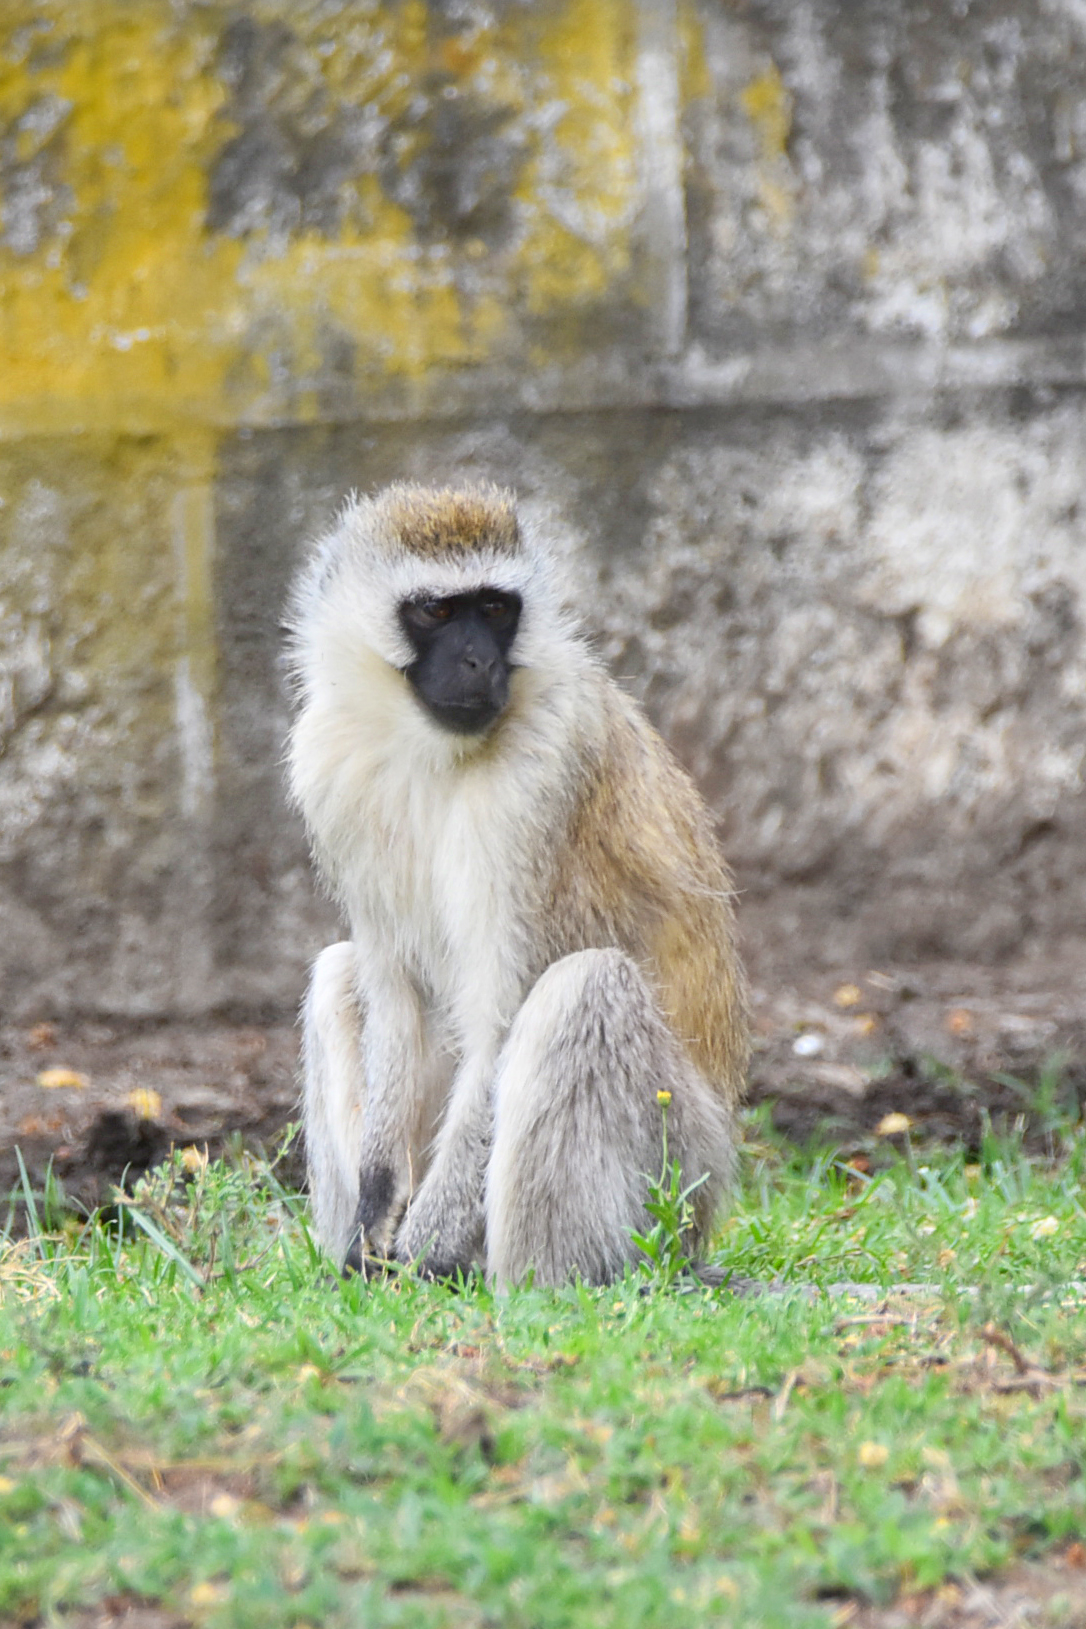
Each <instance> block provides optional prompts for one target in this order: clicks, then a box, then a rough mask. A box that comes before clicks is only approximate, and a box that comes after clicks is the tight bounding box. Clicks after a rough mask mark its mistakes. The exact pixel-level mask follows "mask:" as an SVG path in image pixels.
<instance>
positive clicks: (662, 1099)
mask: <svg viewBox="0 0 1086 1629" xmlns="http://www.w3.org/2000/svg"><path fill="white" fill-rule="evenodd" d="M656 1101H657V1103H659V1104H660V1105H661V1106H662V1107H663V1108H665V1109H666V1108H667V1106H668V1104H669V1103H670V1102H671V1093H670V1092H669V1091H666V1090H665V1089H663V1088H661V1090H660V1091H658V1092H657V1094H656Z"/></svg>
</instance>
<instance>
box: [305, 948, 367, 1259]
mask: <svg viewBox="0 0 1086 1629" xmlns="http://www.w3.org/2000/svg"><path fill="white" fill-rule="evenodd" d="M357 980H358V966H357V962H356V959H355V953H354V946H353V945H351V944H349V943H344V944H338V945H329V946H328V948H327V949H326V950H322V951H321V953H320V955H319V956H318V957H317V960H316V961H315V962H314V964H313V972H312V975H311V976H310V981H309V991H308V994H307V995H306V999H305V1006H304V1007H303V1009H302V1071H303V1097H302V1103H303V1119H304V1125H305V1147H306V1160H307V1164H308V1167H309V1202H310V1206H311V1208H312V1212H313V1222H314V1226H315V1229H316V1234H317V1238H318V1239H319V1240H320V1243H321V1244H322V1245H323V1246H324V1248H325V1249H326V1250H327V1251H328V1253H329V1255H331V1256H334V1257H335V1259H336V1261H337V1262H341V1261H342V1260H343V1258H344V1256H345V1255H346V1253H347V1248H348V1246H349V1244H350V1243H351V1239H352V1236H353V1234H354V1230H355V1212H356V1210H357V1208H358V1173H359V1165H360V1162H361V1155H362V1111H363V1105H364V1103H365V1097H366V1081H365V1074H364V1070H363V1062H362V1009H361V1006H360V1004H359V998H358V988H357Z"/></svg>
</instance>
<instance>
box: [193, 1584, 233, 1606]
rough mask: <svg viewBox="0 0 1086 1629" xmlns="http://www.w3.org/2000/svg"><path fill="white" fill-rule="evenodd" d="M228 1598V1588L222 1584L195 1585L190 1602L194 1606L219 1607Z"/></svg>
mask: <svg viewBox="0 0 1086 1629" xmlns="http://www.w3.org/2000/svg"><path fill="white" fill-rule="evenodd" d="M225 1597H226V1588H225V1586H224V1585H222V1584H211V1583H202V1584H193V1586H192V1588H191V1589H190V1590H189V1601H190V1603H191V1604H192V1605H193V1606H217V1605H218V1604H219V1602H220V1601H222V1600H224V1599H225Z"/></svg>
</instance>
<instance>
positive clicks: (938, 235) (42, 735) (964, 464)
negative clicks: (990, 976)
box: [0, 0, 1086, 1016]
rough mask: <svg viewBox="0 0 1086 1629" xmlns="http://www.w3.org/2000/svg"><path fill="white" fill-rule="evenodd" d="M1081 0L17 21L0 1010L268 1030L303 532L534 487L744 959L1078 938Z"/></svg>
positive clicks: (84, 16) (164, 9) (974, 952)
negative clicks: (405, 484)
mask: <svg viewBox="0 0 1086 1629" xmlns="http://www.w3.org/2000/svg"><path fill="white" fill-rule="evenodd" d="M1084 43H1086V21H1084V14H1083V12H1082V9H1081V7H1080V6H1079V5H1077V4H1076V3H1075V0H1045V3H1044V4H1042V5H1026V4H1024V3H1022V0H976V3H968V0H961V3H960V4H957V5H955V6H949V5H948V6H946V7H935V8H933V7H929V6H926V5H921V4H920V3H919V0H908V3H903V4H900V5H896V6H884V5H881V4H877V3H875V0H871V3H869V4H844V3H839V4H833V3H831V0H772V3H770V0H745V3H743V4H738V3H736V4H729V5H724V4H720V3H718V0H696V3H695V0H637V3H635V0H605V3H601V0H591V3H590V0H564V3H561V4H556V5H554V6H546V7H541V6H528V5H522V4H519V3H516V0H503V3H501V4H494V5H491V6H489V7H487V6H485V5H483V4H481V3H476V0H465V3H464V4H463V5H457V6H451V5H447V4H438V3H436V0H434V3H432V4H430V5H428V6H427V5H424V4H422V3H421V0H399V3H390V4H382V5H377V4H373V3H366V0H327V3H325V0H322V3H319V4H318V3H317V0H312V3H308V0H294V3H291V4H287V3H286V0H260V3H258V4H255V5H253V6H249V7H246V8H244V9H243V10H241V11H239V10H238V8H236V7H232V6H230V5H227V4H218V3H214V0H211V3H207V4H203V3H200V4H198V3H196V0H191V3H188V4H185V3H182V0H177V3H172V4H168V3H167V0H146V3H144V4H141V5H139V6H131V5H128V4H126V3H124V0H96V3H94V4H91V3H90V0H67V3H65V4H61V3H60V0H11V3H10V4H9V5H7V6H6V7H5V8H4V11H3V16H2V17H0V345H2V348H3V366H2V367H0V499H2V507H0V750H2V753H3V755H2V756H0V922H2V925H3V930H4V931H3V933H2V934H0V1005H2V1006H3V1008H4V1009H5V1010H6V1011H8V1012H12V1013H16V1014H20V1015H28V1016H40V1015H48V1014H52V1013H65V1012H71V1011H77V1010H82V1011H91V1012H93V1011H98V1012H127V1013H136V1014H139V1013H158V1012H200V1011H204V1010H207V1009H211V1008H235V1009H240V1008H246V1009H249V1010H254V1009H256V1008H260V1007H274V1008H277V1009H280V1010H281V1009H283V1008H289V1007H290V1006H291V1005H292V1004H293V1003H294V1001H295V1000H296V998H297V996H298V993H299V991H300V987H301V981H302V977H303V968H304V965H305V962H306V960H307V958H308V957H309V956H310V955H311V954H312V952H313V950H314V949H315V948H316V946H317V945H318V944H319V943H320V942H321V940H322V938H323V937H324V936H325V935H326V934H327V933H328V932H330V931H331V930H332V919H331V915H330V912H329V911H328V908H327V907H326V906H325V905H324V904H322V903H321V902H320V901H319V900H318V899H316V898H315V896H314V894H313V890H312V886H311V882H310V878H309V873H308V868H307V865H306V860H305V854H304V847H303V845H302V843H301V840H300V836H299V833H298V830H297V828H296V826H295V825H294V823H293V822H292V820H291V819H290V817H289V816H288V815H287V813H286V811H285V809H284V806H283V801H282V792H281V782H280V771H279V767H278V759H279V754H280V751H281V744H282V738H283V732H284V728H285V718H286V713H285V698H284V695H283V689H282V683H281V676H280V672H279V666H278V648H279V647H278V633H277V627H278V621H279V614H280V609H281V605H282V599H283V593H284V589H285V585H286V582H287V580H288V578H289V575H290V572H291V570H292V567H293V563H294V561H295V560H296V558H297V554H298V550H299V547H300V541H301V539H302V537H303V536H304V535H305V533H306V532H308V531H310V530H312V529H313V528H315V527H316V526H318V525H320V524H323V523H324V521H326V520H327V518H328V517H329V515H330V514H331V512H332V511H333V509H334V507H335V505H336V503H337V502H338V501H339V499H340V498H341V497H342V495H343V493H344V492H345V491H346V490H347V489H349V488H350V487H352V486H360V487H368V486H371V485H376V484H379V483H381V482H383V481H386V480H388V479H392V478H394V477H397V476H403V475H413V476H422V477H431V476H432V477H436V478H442V479H444V478H448V477H449V476H451V475H464V474H468V475H472V474H474V475H482V474H487V475H492V476H495V477H497V478H499V479H503V480H507V481H511V482H513V483H514V484H516V485H517V486H518V488H519V489H520V491H521V492H522V494H523V496H524V501H525V504H526V506H527V508H528V511H529V513H530V514H531V515H532V516H533V517H534V518H535V520H536V521H537V523H539V524H541V525H547V526H549V527H552V528H553V529H554V531H555V534H556V536H557V537H558V538H559V541H560V546H562V547H563V548H564V549H566V550H567V551H568V553H569V557H570V568H571V580H572V581H573V582H575V583H579V584H581V585H582V587H581V591H582V594H583V597H584V602H585V604H586V606H587V608H588V611H589V615H590V618H591V620H592V621H593V622H594V624H595V625H596V627H597V629H598V631H599V636H600V641H601V648H602V650H603V651H604V653H605V654H606V656H607V657H608V659H609V660H610V661H612V663H613V664H614V666H615V668H616V670H617V671H618V672H619V673H621V674H622V675H624V676H625V678H626V679H627V681H628V682H629V684H630V685H631V687H632V688H634V689H635V690H636V691H637V692H638V693H640V694H642V695H643V696H644V697H645V699H646V701H647V703H648V705H649V708H650V710H651V711H652V712H653V714H654V716H655V717H656V718H657V719H658V721H659V722H660V724H661V725H662V727H663V729H664V730H665V733H666V734H667V735H668V736H669V738H670V739H671V740H672V741H673V742H674V744H675V745H676V747H677V749H678V751H679V752H680V754H681V756H682V757H683V758H684V760H685V761H686V762H687V763H688V764H689V765H690V767H691V768H692V769H693V770H694V772H695V774H696V775H697V776H698V778H699V780H700V781H701V783H702V784H703V786H704V787H705V789H706V791H707V793H708V794H709V796H710V797H711V798H712V800H713V802H714V805H715V807H716V808H717V810H718V811H719V814H720V817H721V825H722V831H723V834H724V837H725V840H726V843H727V847H728V850H729V853H730V855H731V857H732V859H733V862H734V865H735V869H736V873H737V880H738V883H739V886H740V888H741V890H742V903H741V912H742V918H743V923H744V926H745V929H746V934H747V939H748V944H749V946H750V948H751V951H752V953H753V955H754V958H755V960H756V961H761V962H762V963H763V964H764V965H767V966H768V965H769V963H770V962H771V961H773V960H774V959H782V958H783V959H784V960H787V959H788V958H792V959H799V960H803V961H807V962H810V963H812V964H821V965H827V966H832V965H838V964H840V965H845V964H850V965H858V964H862V963H863V962H865V961H867V962H869V963H871V962H878V961H880V960H882V959H887V958H892V959H894V960H897V961H901V960H903V959H910V958H924V957H933V956H942V957H948V956H949V957H957V958H962V957H964V958H973V959H977V958H979V959H1000V958H1007V957H1022V956H1031V957H1034V958H1040V959H1041V960H1042V961H1043V959H1044V958H1045V957H1049V958H1051V957H1058V958H1059V960H1060V964H1061V966H1067V965H1069V964H1070V962H1072V961H1074V962H1076V964H1077V962H1078V961H1079V960H1081V958H1082V955H1083V946H1084V943H1086V934H1084V932H1083V920H1084V906H1086V882H1084V881H1083V878H1084V877H1086V826H1084V823H1083V802H1084V799H1083V792H1082V774H1081V772H1082V755H1083V751H1084V746H1083V743H1084V740H1086V737H1084V735H1083V727H1084V723H1086V720H1084V717H1083V712H1084V707H1086V702H1084V686H1083V679H1084V669H1086V647H1084V644H1083V627H1082V617H1083V611H1082V604H1083V594H1084V592H1086V580H1084V579H1086V538H1084V535H1083V533H1084V527H1086V516H1084V515H1083V514H1082V513H1080V507H1081V504H1082V498H1081V488H1082V485H1083V477H1084V474H1086V445H1084V441H1086V310H1084V296H1086V273H1084V271H1083V266H1084V264H1086V259H1084V256H1083V248H1084V244H1086V114H1084V113H1083V111H1082V110H1083V109H1084V108H1086V52H1084V51H1083V49H1082V46H1083V44H1084Z"/></svg>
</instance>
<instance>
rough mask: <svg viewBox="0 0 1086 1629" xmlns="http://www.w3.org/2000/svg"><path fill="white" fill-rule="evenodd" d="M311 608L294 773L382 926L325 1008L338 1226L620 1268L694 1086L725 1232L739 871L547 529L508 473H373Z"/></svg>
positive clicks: (307, 1076) (361, 932)
mask: <svg viewBox="0 0 1086 1629" xmlns="http://www.w3.org/2000/svg"><path fill="white" fill-rule="evenodd" d="M291 627H292V645H291V659H292V669H293V674H294V679H295V683H296V690H297V702H298V707H297V715H296V720H295V723H294V727H293V730H292V733H291V738H290V749H289V771H290V785H291V789H292V793H293V797H294V800H295V802H296V804H297V806H298V807H299V809H300V810H301V811H302V814H303V815H304V817H305V822H306V825H307V827H308V831H309V836H310V840H311V843H312V847H313V852H314V855H315V858H316V861H317V864H318V866H319V868H320V870H321V872H322V873H323V876H324V878H325V879H326V881H327V883H328V884H329V886H330V887H331V889H332V890H333V892H334V893H335V896H336V898H337V899H338V901H339V902H340V905H341V906H342V909H343V911H344V913H345V916H346V919H347V921H348V923H349V924H350V938H349V939H348V940H346V941H344V942H343V943H342V944H336V945H332V946H330V947H329V948H328V949H327V950H325V951H323V952H322V953H321V955H320V956H319V957H318V958H317V961H316V964H315V966H314V968H313V974H312V981H311V984H310V988H309V993H308V997H307V999H306V1003H305V1009H304V1019H303V1026H304V1036H303V1067H304V1114H305V1135H306V1144H307V1149H308V1161H309V1183H310V1194H311V1199H312V1207H313V1215H314V1218H315V1225H316V1231H317V1234H318V1236H319V1238H320V1240H321V1242H322V1243H323V1244H324V1246H325V1247H326V1248H327V1249H328V1251H329V1252H330V1253H331V1254H332V1255H333V1256H334V1257H335V1258H336V1259H337V1260H338V1261H339V1262H340V1263H346V1265H347V1266H349V1267H350V1266H354V1267H356V1268H357V1267H359V1266H360V1265H361V1264H362V1262H363V1260H364V1257H365V1255H366V1254H367V1253H369V1252H377V1253H383V1254H391V1255H392V1256H393V1257H395V1258H396V1259H398V1260H401V1261H417V1262H420V1263H421V1264H422V1267H423V1270H424V1271H426V1272H428V1273H432V1274H434V1275H435V1276H445V1275H452V1274H454V1273H455V1272H456V1270H457V1269H458V1268H459V1269H462V1270H464V1271H466V1270H467V1269H469V1268H470V1267H471V1266H472V1265H473V1264H479V1265H482V1266H484V1267H485V1270H486V1271H487V1273H488V1274H489V1275H490V1276H491V1278H492V1279H493V1280H494V1281H496V1282H497V1283H499V1284H507V1283H511V1282H518V1281H520V1280H523V1279H524V1278H525V1277H526V1275H528V1274H529V1273H531V1272H534V1276H535V1282H536V1283H537V1284H557V1283H560V1282H562V1281H563V1280H565V1279H567V1278H568V1277H569V1276H570V1275H571V1274H572V1273H574V1272H579V1273H580V1274H581V1275H582V1276H583V1277H584V1279H586V1280H588V1281H591V1282H593V1283H606V1282H607V1281H609V1280H610V1279H612V1278H613V1277H614V1276H615V1275H617V1274H621V1272H622V1270H623V1266H624V1263H626V1262H627V1261H630V1260H632V1259H635V1258H636V1256H637V1254H638V1252H637V1249H636V1247H635V1246H634V1245H633V1243H632V1242H631V1238H630V1232H631V1230H632V1229H638V1230H642V1229H644V1227H645V1225H646V1222H647V1221H648V1220H649V1218H648V1217H647V1215H646V1212H645V1208H644V1207H645V1201H646V1199H647V1197H648V1192H647V1173H651V1174H656V1173H658V1172H659V1171H660V1169H661V1157H662V1140H661V1131H662V1123H663V1111H662V1109H661V1100H662V1099H661V1094H668V1093H670V1101H669V1102H667V1138H668V1149H669V1156H670V1157H673V1158H678V1159H679V1160H680V1161H681V1164H682V1174H683V1181H684V1183H693V1182H698V1181H699V1179H703V1180H701V1185H700V1186H699V1187H697V1188H696V1189H695V1191H694V1193H693V1196H692V1201H691V1202H692V1205H693V1212H694V1222H693V1228H692V1241H691V1242H692V1243H693V1244H695V1245H696V1244H697V1242H698V1241H700V1240H702V1239H704V1237H705V1235H706V1233H707V1231H708V1229H709V1227H710V1224H711V1222H712V1219H713V1216H714V1213H715V1212H716V1210H717V1206H718V1202H719V1200H720V1197H721V1194H722V1192H723V1190H724V1188H725V1187H726V1185H727V1182H728V1179H729V1176H730V1174H731V1171H732V1168H733V1164H734V1147H735V1130H734V1111H735V1107H736V1103H737V1101H738V1098H739V1095H740V1090H741V1085H742V1081H743V1075H744V1069H745V1064H746V1059H747V1019H746V1007H745V997H744V985H743V976H742V971H741V968H740V964H739V961H738V958H737V954H736V950H735V943H734V929H733V920H732V907H731V885H730V880H729V876H728V872H727V870H726V868H725V866H724V864H723V861H722V860H721V857H720V855H719V853H718V851H717V847H716V843H715V841H714V836H713V831H712V825H711V821H710V817H709V814H708V811H707V810H706V808H705V805H704V804H703V802H702V800H701V798H700V797H699V795H698V793H697V792H696V790H695V788H694V786H693V784H692V783H691V781H690V780H689V779H688V778H687V776H686V775H685V773H684V772H683V771H682V770H681V769H680V768H679V766H678V765H677V764H676V762H675V761H674V759H673V758H672V756H671V754H670V753H669V751H668V750H667V748H666V747H665V746H664V744H663V742H662V741H661V740H660V739H659V737H658V736H657V735H656V734H655V732H654V731H653V730H652V728H651V727H650V725H649V724H648V722H647V721H646V720H645V718H644V717H643V715H642V713H641V712H640V710H639V709H638V708H637V707H636V706H635V704H634V703H633V702H632V701H631V700H630V699H629V698H628V697H627V696H626V695H624V694H623V692H622V691H621V690H620V689H619V688H618V687H617V686H616V685H615V684H614V683H613V682H612V681H611V679H610V678H608V676H607V675H606V673H605V672H604V671H603V669H602V668H601V666H600V665H599V663H598V662H597V661H596V660H595V659H594V657H593V656H592V655H591V653H590V652H589V650H588V648H587V646H586V644H585V642H584V638H583V635H582V633H581V632H580V630H579V628H578V626H577V622H576V619H575V618H574V616H573V615H572V614H571V612H570V611H569V609H568V608H566V607H565V606H564V604H563V593H562V587H561V584H560V581H559V567H558V564H557V562H556V561H555V559H554V558H553V557H552V555H551V554H550V553H549V551H548V549H547V547H546V541H545V539H544V538H542V537H540V536H537V535H536V534H535V530H534V528H529V527H528V526H526V525H525V524H524V523H523V522H522V520H521V518H520V517H518V514H517V510H516V507H515V504H514V500H513V497H512V495H511V494H510V493H509V492H506V491H502V490H500V489H499V488H497V487H494V486H489V485H484V486H478V487H464V488H442V489H434V488H428V487H423V486H413V485H397V486H392V487H390V488H388V489H387V490H386V491H384V492H382V493H380V494H379V495H378V496H376V497H373V498H357V497H352V498H351V499H350V500H349V501H348V502H347V504H346V505H345V507H344V508H343V510H342V511H341V513H340V515H339V517H338V519H337V520H336V521H335V523H334V525H333V526H332V529H331V530H330V531H329V532H328V533H327V534H326V535H325V536H324V537H322V538H321V539H320V540H319V541H318V542H317V544H316V546H315V548H314V550H313V552H312V556H311V558H310V560H309V562H308V564H307V565H306V567H305V568H304V570H303V572H302V574H301V577H300V579H299V581H298V584H297V586H296V589H295V594H294V599H293V610H292V618H291ZM664 1100H665V1101H666V1098H665V1099H664Z"/></svg>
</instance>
